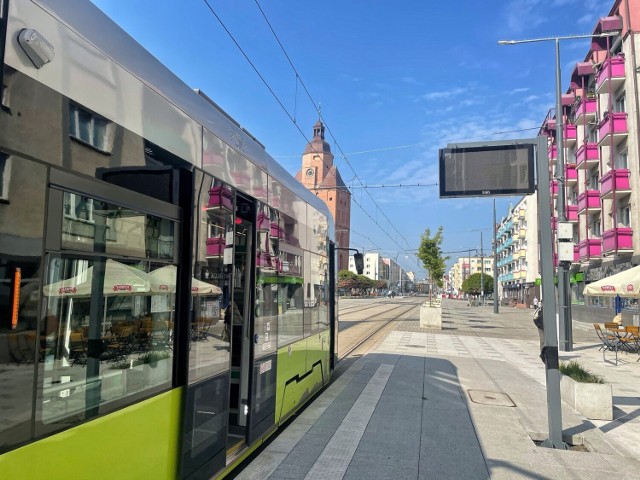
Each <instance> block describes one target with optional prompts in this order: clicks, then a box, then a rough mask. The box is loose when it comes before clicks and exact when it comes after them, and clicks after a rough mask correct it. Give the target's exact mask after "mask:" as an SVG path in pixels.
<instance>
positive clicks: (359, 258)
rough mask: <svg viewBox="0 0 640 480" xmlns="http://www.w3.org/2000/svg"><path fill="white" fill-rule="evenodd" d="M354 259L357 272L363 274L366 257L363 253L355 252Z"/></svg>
mask: <svg viewBox="0 0 640 480" xmlns="http://www.w3.org/2000/svg"><path fill="white" fill-rule="evenodd" d="M353 261H354V262H355V264H356V272H357V274H358V275H362V272H364V258H363V255H362V254H361V253H355V254H354V255H353Z"/></svg>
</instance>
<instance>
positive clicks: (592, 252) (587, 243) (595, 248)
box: [578, 238, 602, 260]
mask: <svg viewBox="0 0 640 480" xmlns="http://www.w3.org/2000/svg"><path fill="white" fill-rule="evenodd" d="M578 249H579V258H580V260H589V259H590V258H599V257H600V256H601V255H602V246H601V244H600V239H599V238H588V239H586V240H583V241H581V242H580V243H579V244H578Z"/></svg>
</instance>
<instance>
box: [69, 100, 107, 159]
mask: <svg viewBox="0 0 640 480" xmlns="http://www.w3.org/2000/svg"><path fill="white" fill-rule="evenodd" d="M112 127H113V125H112V124H111V122H109V121H108V120H106V119H104V118H102V117H100V116H98V115H96V114H93V113H90V112H88V111H87V110H84V109H82V108H80V107H78V106H77V105H70V106H69V135H71V137H72V138H75V139H76V140H79V141H81V142H82V143H86V144H87V145H91V146H92V147H94V148H95V149H97V150H100V151H102V152H110V151H111V142H110V134H109V133H110V131H111V130H112Z"/></svg>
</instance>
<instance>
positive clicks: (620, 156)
mask: <svg viewBox="0 0 640 480" xmlns="http://www.w3.org/2000/svg"><path fill="white" fill-rule="evenodd" d="M626 147H627V146H626V145H624V147H621V148H620V150H619V151H618V152H616V157H615V165H614V167H615V168H629V161H628V155H629V154H628V152H627V148H626Z"/></svg>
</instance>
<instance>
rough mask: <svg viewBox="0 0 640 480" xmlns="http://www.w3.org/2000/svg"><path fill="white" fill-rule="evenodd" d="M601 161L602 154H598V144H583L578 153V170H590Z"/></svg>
mask: <svg viewBox="0 0 640 480" xmlns="http://www.w3.org/2000/svg"><path fill="white" fill-rule="evenodd" d="M599 161H600V153H599V152H598V144H597V143H595V142H588V143H585V144H582V145H581V146H580V148H579V149H578V150H577V151H576V168H578V169H581V168H588V167H590V166H591V165H593V164H595V163H598V162H599Z"/></svg>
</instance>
